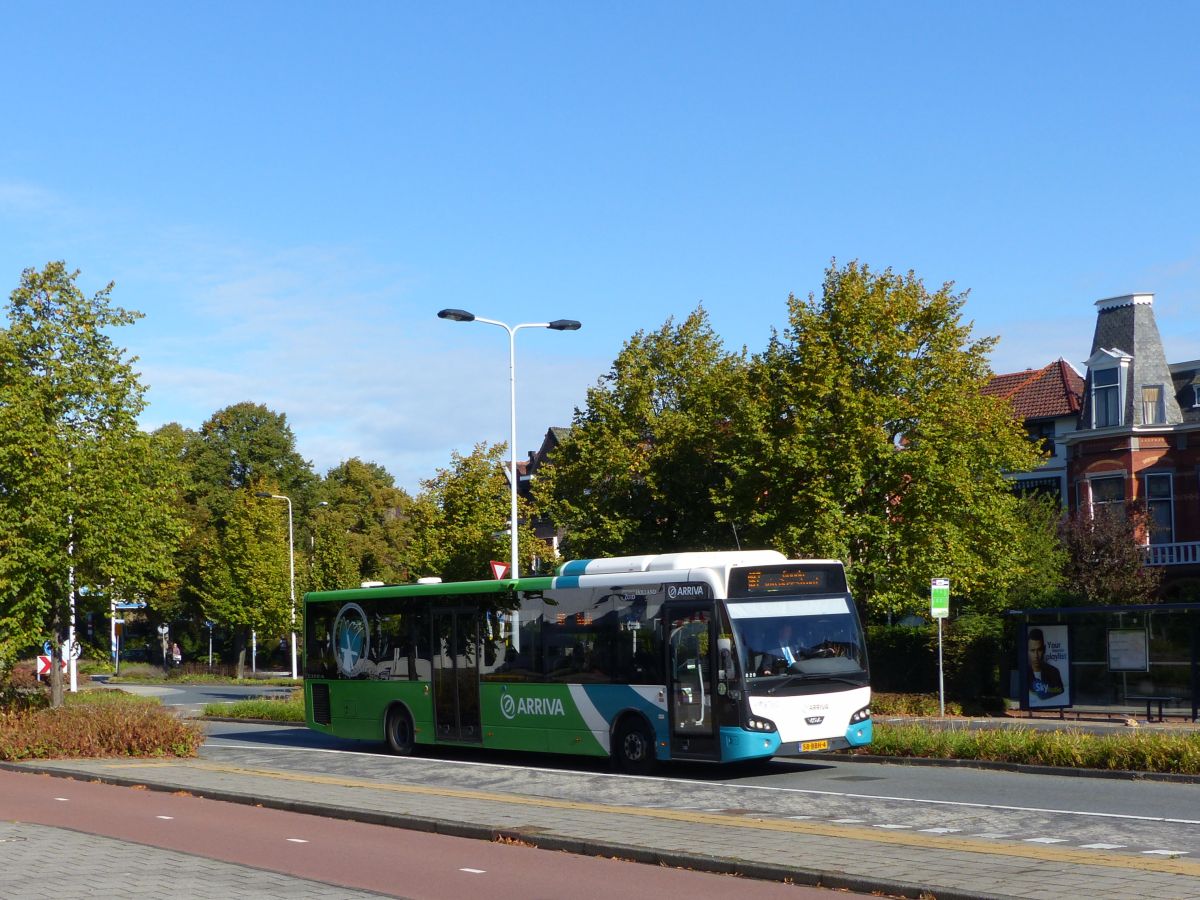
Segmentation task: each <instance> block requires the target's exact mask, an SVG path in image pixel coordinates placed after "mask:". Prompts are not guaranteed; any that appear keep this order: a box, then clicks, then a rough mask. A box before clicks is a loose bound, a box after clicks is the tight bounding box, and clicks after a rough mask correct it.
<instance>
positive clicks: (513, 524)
mask: <svg viewBox="0 0 1200 900" xmlns="http://www.w3.org/2000/svg"><path fill="white" fill-rule="evenodd" d="M438 318H439V319H449V320H450V321H451V322H482V323H483V324H485V325H496V326H499V327H500V328H503V329H504V330H505V331H507V332H508V393H509V411H510V414H511V418H510V423H509V424H510V430H509V434H510V436H511V437H510V440H509V450H510V451H511V455H512V465H511V468H510V469H509V487H510V489H511V490H510V495H511V498H512V508H511V509H510V511H509V535H510V542H509V548H510V560H509V569H508V577H509V578H516V577H517V575H518V567H517V342H516V337H517V332H518V331H520V330H521V329H522V328H549V329H550V330H551V331H578V330H579V328H580V323H579V322H576V321H575V320H574V319H555V320H554V321H553V322H522V323H521V324H520V325H508V324H507V323H505V322H500V321H498V320H496V319H485V318H483V316H477V315H475V314H474V313H469V312H467V311H466V310H465V309H443V310H442V311H441V312H439V313H438Z"/></svg>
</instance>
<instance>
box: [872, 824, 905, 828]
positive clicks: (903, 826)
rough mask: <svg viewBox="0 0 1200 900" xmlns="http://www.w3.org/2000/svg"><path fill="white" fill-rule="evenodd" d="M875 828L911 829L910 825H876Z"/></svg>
mask: <svg viewBox="0 0 1200 900" xmlns="http://www.w3.org/2000/svg"><path fill="white" fill-rule="evenodd" d="M874 827H875V828H912V826H911V825H876V826H874Z"/></svg>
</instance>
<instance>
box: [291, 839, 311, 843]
mask: <svg viewBox="0 0 1200 900" xmlns="http://www.w3.org/2000/svg"><path fill="white" fill-rule="evenodd" d="M288 843H289V844H307V843H308V841H306V840H305V839H304V838H288Z"/></svg>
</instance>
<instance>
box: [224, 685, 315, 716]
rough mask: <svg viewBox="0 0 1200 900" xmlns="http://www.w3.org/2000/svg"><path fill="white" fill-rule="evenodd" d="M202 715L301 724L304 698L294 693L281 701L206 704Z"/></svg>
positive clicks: (254, 700) (253, 700) (257, 700)
mask: <svg viewBox="0 0 1200 900" xmlns="http://www.w3.org/2000/svg"><path fill="white" fill-rule="evenodd" d="M204 715H206V716H217V717H220V718H223V719H266V720H268V721H271V722H303V721H304V696H303V694H302V692H301V691H294V692H293V693H292V696H290V697H286V698H282V699H271V698H266V697H255V698H254V699H251V700H238V701H237V702H236V703H208V704H205V706H204Z"/></svg>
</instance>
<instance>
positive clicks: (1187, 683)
mask: <svg viewBox="0 0 1200 900" xmlns="http://www.w3.org/2000/svg"><path fill="white" fill-rule="evenodd" d="M1009 615H1010V616H1011V617H1012V622H1013V623H1014V625H1015V628H1014V629H1013V639H1014V643H1015V650H1016V653H1015V660H1014V664H1015V667H1014V668H1013V669H1012V670H1011V671H1010V677H1009V690H1010V694H1011V696H1012V698H1013V699H1014V700H1016V701H1018V705H1019V706H1020V708H1021V709H1022V710H1028V711H1030V712H1031V714H1032V712H1033V711H1035V710H1058V711H1059V712H1060V714H1061V713H1063V712H1064V711H1066V710H1075V711H1077V712H1082V711H1087V712H1096V713H1106V714H1120V715H1130V714H1135V713H1138V714H1140V713H1142V712H1144V713H1145V715H1146V718H1147V719H1150V720H1153V719H1155V718H1157V719H1159V720H1161V719H1163V718H1164V716H1186V717H1189V718H1191V719H1192V720H1193V721H1195V720H1196V719H1197V718H1198V715H1197V713H1198V709H1197V707H1198V704H1200V603H1170V604H1167V603H1163V604H1148V605H1133V606H1080V607H1061V608H1048V609H1022V610H1013V611H1011V612H1010V613H1009Z"/></svg>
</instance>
